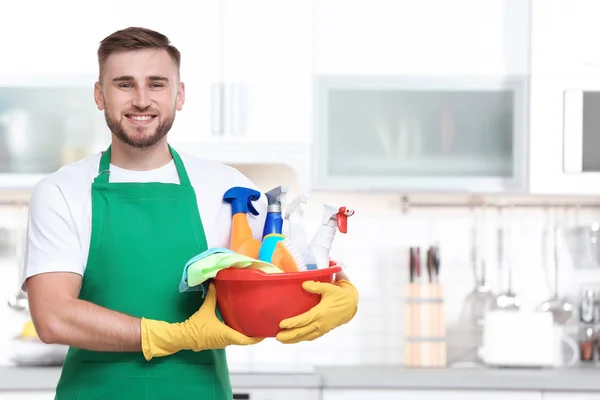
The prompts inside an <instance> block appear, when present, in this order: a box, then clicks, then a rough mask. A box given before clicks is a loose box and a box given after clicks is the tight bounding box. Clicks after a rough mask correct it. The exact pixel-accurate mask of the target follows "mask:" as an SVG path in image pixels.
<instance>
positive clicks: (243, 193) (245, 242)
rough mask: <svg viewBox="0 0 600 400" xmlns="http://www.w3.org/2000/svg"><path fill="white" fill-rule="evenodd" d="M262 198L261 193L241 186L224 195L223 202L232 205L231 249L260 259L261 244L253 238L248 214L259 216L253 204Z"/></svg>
mask: <svg viewBox="0 0 600 400" xmlns="http://www.w3.org/2000/svg"><path fill="white" fill-rule="evenodd" d="M259 198H260V192H259V191H257V190H254V189H250V188H245V187H241V186H236V187H232V188H231V189H229V190H227V191H226V192H225V194H224V195H223V201H224V202H226V203H229V204H231V243H230V246H229V249H230V250H231V251H234V252H236V253H238V254H242V255H245V256H247V257H251V258H254V259H258V252H259V250H260V246H261V242H260V240H258V239H255V238H254V237H253V236H252V229H251V228H250V225H249V224H248V212H251V213H252V214H253V215H258V211H256V208H254V205H253V204H252V202H253V201H256V200H258V199H259Z"/></svg>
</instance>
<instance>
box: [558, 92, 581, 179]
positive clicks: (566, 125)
mask: <svg viewBox="0 0 600 400" xmlns="http://www.w3.org/2000/svg"><path fill="white" fill-rule="evenodd" d="M582 171H583V92H582V91H581V90H567V91H565V92H564V97H563V172H566V173H580V172H582Z"/></svg>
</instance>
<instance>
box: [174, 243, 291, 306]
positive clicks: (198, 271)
mask: <svg viewBox="0 0 600 400" xmlns="http://www.w3.org/2000/svg"><path fill="white" fill-rule="evenodd" d="M226 268H254V269H258V270H261V271H263V272H265V273H267V274H277V273H282V272H283V271H281V270H280V269H279V268H277V267H276V266H275V265H273V264H271V263H268V262H264V261H260V260H255V259H254V258H251V257H247V256H244V255H241V254H238V253H235V252H233V251H231V250H229V249H225V248H220V247H215V248H212V249H208V250H206V251H204V252H202V253H200V254H198V255H197V256H195V257H194V258H192V259H191V260H189V261H188V262H187V263H186V265H185V268H184V269H183V276H182V277H181V282H180V283H179V292H180V293H183V292H189V291H201V292H203V293H202V297H204V296H205V295H206V293H207V291H208V285H207V281H208V280H209V279H211V278H214V277H215V276H216V275H217V273H218V272H219V271H221V270H222V269H226Z"/></svg>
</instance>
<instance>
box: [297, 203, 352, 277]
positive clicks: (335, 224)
mask: <svg viewBox="0 0 600 400" xmlns="http://www.w3.org/2000/svg"><path fill="white" fill-rule="evenodd" d="M352 215H354V210H351V209H348V208H346V207H334V206H331V205H325V206H324V210H323V217H322V220H321V226H319V229H318V230H317V232H316V233H315V235H314V236H313V238H312V240H311V241H310V243H309V244H308V249H309V250H310V252H311V253H312V255H313V256H314V257H315V261H316V267H317V268H318V269H322V268H328V267H329V252H330V250H331V245H332V243H333V238H334V237H335V233H336V231H337V230H339V231H340V232H342V233H346V232H348V217H350V216H352ZM308 269H311V266H310V265H309V266H308Z"/></svg>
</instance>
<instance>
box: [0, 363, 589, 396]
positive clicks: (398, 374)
mask: <svg viewBox="0 0 600 400" xmlns="http://www.w3.org/2000/svg"><path fill="white" fill-rule="evenodd" d="M599 372H600V369H597V368H572V369H557V370H550V369H548V370H536V369H486V368H446V369H430V370H425V369H424V370H419V369H407V368H404V367H401V366H394V365H389V366H386V365H362V366H331V367H318V368H316V372H315V373H293V372H286V373H260V372H256V373H239V372H234V373H232V374H231V383H232V385H233V387H234V388H250V389H252V388H256V389H258V388H274V389H275V388H305V389H319V388H321V389H397V390H404V389H406V390H411V389H427V390H519V391H527V390H532V391H571V392H573V391H587V392H600V379H598V376H599ZM59 375H60V368H57V367H36V368H28V367H0V391H3V390H54V388H55V385H56V382H57V381H58V377H59Z"/></svg>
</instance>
